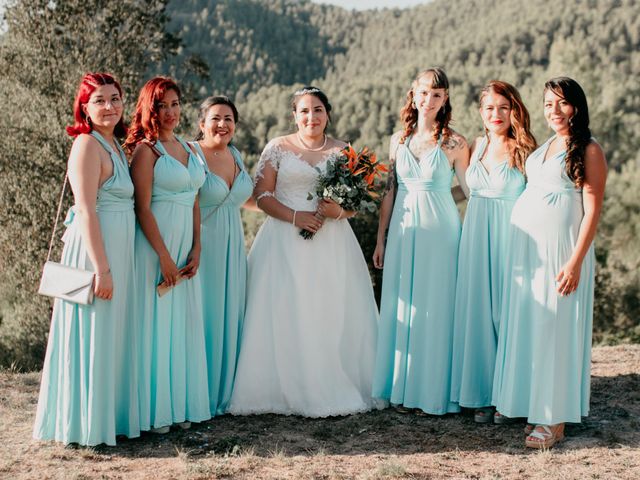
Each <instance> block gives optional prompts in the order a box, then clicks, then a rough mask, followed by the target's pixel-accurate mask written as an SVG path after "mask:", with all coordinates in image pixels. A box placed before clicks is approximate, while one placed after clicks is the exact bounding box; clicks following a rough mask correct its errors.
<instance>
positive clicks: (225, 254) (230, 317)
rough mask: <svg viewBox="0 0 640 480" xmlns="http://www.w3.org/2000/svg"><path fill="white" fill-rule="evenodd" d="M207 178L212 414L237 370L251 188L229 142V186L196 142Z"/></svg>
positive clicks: (205, 257)
mask: <svg viewBox="0 0 640 480" xmlns="http://www.w3.org/2000/svg"><path fill="white" fill-rule="evenodd" d="M192 145H193V146H194V147H195V148H196V149H197V150H198V153H199V154H200V156H201V157H202V161H203V165H204V168H205V171H206V173H207V179H206V180H205V182H204V184H203V185H202V187H201V188H200V214H201V220H202V228H201V232H200V235H201V243H202V255H201V262H200V280H201V282H202V305H203V312H204V329H205V345H206V348H207V366H208V368H207V372H208V376H209V404H210V411H211V415H212V416H215V415H220V414H223V413H225V412H226V410H227V405H228V404H229V399H230V398H231V390H232V388H233V380H234V378H235V373H236V363H237V360H238V349H239V342H240V332H241V330H242V322H243V320H244V309H245V292H246V288H247V254H246V251H245V246H244V231H243V228H242V219H241V218H240V208H241V207H242V205H244V203H245V202H246V201H247V200H248V199H249V197H250V196H251V193H252V191H253V182H252V181H251V177H250V176H249V173H248V172H247V171H246V170H245V168H244V164H243V162H242V157H241V156H240V152H239V151H238V150H237V149H236V148H235V147H233V146H229V149H230V150H231V153H232V155H233V158H234V160H235V161H236V163H237V165H238V168H239V169H240V173H238V175H237V176H236V178H235V180H234V181H233V184H232V185H231V189H229V186H228V185H227V182H226V181H225V180H223V179H222V178H220V177H219V176H218V175H216V174H215V173H213V172H211V171H210V170H209V167H208V166H207V162H206V160H205V156H204V153H203V151H202V149H201V148H200V145H199V144H198V143H197V142H194V143H193V144H192Z"/></svg>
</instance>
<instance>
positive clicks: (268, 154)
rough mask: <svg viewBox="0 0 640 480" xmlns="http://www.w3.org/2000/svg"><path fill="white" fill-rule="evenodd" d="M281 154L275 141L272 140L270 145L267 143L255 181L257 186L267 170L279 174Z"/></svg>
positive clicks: (259, 161)
mask: <svg viewBox="0 0 640 480" xmlns="http://www.w3.org/2000/svg"><path fill="white" fill-rule="evenodd" d="M281 153H282V150H281V149H280V147H279V146H278V145H277V144H276V142H275V141H274V140H271V141H270V142H269V143H267V146H266V147H264V150H263V151H262V154H261V155H260V160H258V166H257V168H256V174H255V180H254V182H255V183H256V184H257V183H258V180H260V179H261V178H264V175H265V169H268V170H272V171H274V172H276V173H277V172H278V168H280V154H281Z"/></svg>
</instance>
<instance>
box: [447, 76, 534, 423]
mask: <svg viewBox="0 0 640 480" xmlns="http://www.w3.org/2000/svg"><path fill="white" fill-rule="evenodd" d="M479 107H480V116H481V117H482V121H483V123H484V132H485V134H484V135H483V136H482V137H478V138H477V139H476V140H475V142H474V143H473V145H472V147H471V165H470V166H469V168H468V169H467V172H466V176H465V178H466V181H467V185H468V187H469V190H470V198H469V203H468V205H467V212H466V215H465V219H464V225H463V227H462V237H461V239H460V253H459V255H458V280H457V285H456V304H455V305H456V306H455V321H454V326H453V366H452V374H451V377H452V378H451V399H452V401H454V402H458V403H459V404H460V406H461V407H465V408H475V409H476V412H475V421H476V422H478V423H490V422H492V421H495V423H500V422H504V421H505V418H504V417H502V416H501V415H500V414H499V413H495V416H494V409H493V408H492V407H491V395H492V389H493V371H494V367H495V361H496V349H497V344H498V331H499V325H500V306H501V302H502V290H503V286H504V281H505V280H504V279H505V275H506V273H507V268H509V267H508V265H507V263H506V262H507V246H508V244H509V226H510V222H509V219H510V217H511V210H512V209H513V206H514V204H515V202H516V200H517V199H518V197H519V196H520V194H521V193H522V191H523V190H524V184H525V178H524V162H525V159H526V158H527V157H528V156H529V154H530V153H532V152H533V150H534V149H535V148H536V140H535V138H534V137H533V135H532V134H531V131H530V127H529V112H528V111H527V108H526V107H525V106H524V103H523V102H522V99H521V98H520V94H519V93H518V90H516V88H515V87H514V86H513V85H510V84H508V83H506V82H502V81H499V80H492V81H490V82H489V83H487V84H486V85H485V87H484V88H483V89H482V91H481V92H480V105H479Z"/></svg>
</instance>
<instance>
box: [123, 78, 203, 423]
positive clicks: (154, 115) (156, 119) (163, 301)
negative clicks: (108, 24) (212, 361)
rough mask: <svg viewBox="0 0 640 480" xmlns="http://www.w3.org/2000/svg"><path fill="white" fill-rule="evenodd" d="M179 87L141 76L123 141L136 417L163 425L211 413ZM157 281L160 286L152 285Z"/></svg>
mask: <svg viewBox="0 0 640 480" xmlns="http://www.w3.org/2000/svg"><path fill="white" fill-rule="evenodd" d="M179 121H180V89H179V88H178V85H177V84H176V83H175V82H174V81H173V80H171V79H170V78H166V77H155V78H152V79H151V80H149V81H148V82H147V83H146V84H145V85H144V87H142V90H141V91H140V95H139V97H138V103H137V104H136V110H135V112H134V114H133V120H132V122H131V128H130V129H129V135H128V137H127V141H126V142H125V147H126V148H127V149H128V150H129V151H133V159H132V162H131V167H132V170H131V174H132V177H133V183H134V185H135V200H136V215H137V217H138V223H139V227H140V228H139V230H138V234H137V235H136V270H137V272H136V275H137V283H138V284H137V300H138V307H137V311H138V315H137V321H138V324H139V326H140V338H139V342H138V344H139V348H138V350H139V352H138V353H139V364H140V424H141V429H142V430H149V429H151V431H153V432H154V433H166V432H168V431H169V428H170V426H171V425H172V424H176V425H178V426H179V427H181V428H188V427H189V426H190V425H191V423H190V422H200V421H203V420H207V419H209V418H211V414H210V412H209V394H208V388H207V359H206V354H205V345H204V325H203V318H202V290H201V286H200V279H199V278H198V276H197V271H198V266H199V263H200V207H199V205H198V199H197V195H198V190H199V188H200V187H201V186H202V184H203V183H204V181H205V172H204V168H203V166H202V163H201V161H200V159H199V158H198V157H197V156H196V154H195V153H194V152H193V151H192V150H191V148H190V147H189V146H188V145H187V144H186V143H185V142H184V141H183V140H182V139H181V138H179V137H178V136H176V134H175V133H174V130H175V128H176V127H177V125H178V122H179ZM158 286H160V291H159V290H158ZM162 291H164V292H166V293H164V294H163V295H162V296H161V295H160V293H161V292H162Z"/></svg>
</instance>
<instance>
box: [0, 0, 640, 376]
mask: <svg viewBox="0 0 640 480" xmlns="http://www.w3.org/2000/svg"><path fill="white" fill-rule="evenodd" d="M167 3H168V5H167ZM638 11H640V2H639V1H638V0H576V1H574V2H556V1H553V0H501V1H499V2H495V1H494V0H434V1H432V2H430V3H427V4H424V5H420V6H417V7H414V8H411V9H402V10H401V9H383V10H376V11H365V12H356V11H346V10H344V9H342V8H339V7H335V6H330V5H318V4H314V3H311V2H309V1H308V0H302V1H294V0H181V1H177V0H175V1H171V2H168V0H165V1H160V0H123V1H121V2H106V1H104V0H102V1H100V0H88V1H80V0H62V1H59V2H49V1H45V0H40V1H38V0H13V3H11V4H10V5H9V7H8V9H7V11H6V27H7V31H6V33H5V34H3V35H2V36H1V37H0V69H1V70H2V72H3V76H2V77H0V92H1V93H2V94H3V98H4V99H5V102H7V105H6V108H5V110H4V111H5V113H6V114H5V115H3V116H2V117H0V126H1V128H2V131H3V133H4V135H3V136H2V137H0V151H2V155H3V156H2V160H1V162H0V196H1V198H0V200H1V201H2V205H3V209H0V270H1V271H2V272H3V274H4V275H2V276H0V364H2V363H5V364H6V363H7V362H9V361H11V360H12V359H18V358H19V359H21V360H20V361H21V364H22V365H24V366H35V365H37V363H38V360H39V359H40V358H41V356H42V352H43V348H44V338H45V335H46V329H47V324H48V318H49V305H50V303H49V302H48V301H46V300H42V299H38V298H36V297H35V295H34V291H35V288H36V284H37V280H38V277H39V272H40V268H41V265H42V261H43V260H44V257H45V255H46V246H47V242H48V234H49V228H50V226H51V222H52V219H53V213H54V209H55V204H56V197H57V194H58V192H59V187H60V183H61V180H62V178H63V170H64V163H65V159H66V156H67V154H68V149H69V145H70V140H69V139H68V138H67V137H66V136H65V135H64V131H63V127H64V125H66V124H67V123H68V122H69V121H70V120H71V104H72V100H73V94H74V91H75V88H76V84H77V81H78V79H79V78H80V76H81V74H82V73H84V72H85V71H87V70H107V71H111V72H113V73H115V74H116V75H117V76H119V77H120V79H121V80H122V81H123V85H124V86H125V88H126V89H127V92H128V93H129V95H128V97H129V98H130V99H132V98H135V95H134V92H135V89H136V88H138V87H139V86H140V85H141V80H142V76H143V75H146V76H150V75H151V74H158V73H169V74H171V75H173V76H174V77H176V78H177V79H178V80H179V81H180V82H181V84H182V85H183V90H184V89H185V88H184V87H185V85H186V90H187V92H188V95H187V103H189V99H190V98H191V97H196V96H197V98H198V99H200V98H204V97H205V96H207V95H210V94H213V93H223V94H226V95H229V96H230V97H232V98H234V99H235V100H236V103H237V105H238V107H239V110H240V124H239V125H238V130H237V134H236V139H235V142H236V144H237V146H238V147H239V148H240V149H241V151H242V152H243V153H244V155H245V161H246V163H247V164H248V165H249V167H252V166H254V165H255V163H256V161H257V159H258V157H259V154H260V152H261V150H262V148H263V147H264V145H265V144H266V143H267V141H268V140H269V139H271V138H273V137H274V136H277V135H282V134H285V133H288V132H291V131H292V130H293V128H294V124H293V121H292V116H291V105H290V101H291V94H292V92H293V91H295V90H296V89H297V88H299V87H300V86H302V85H304V84H315V85H317V86H319V87H321V88H322V89H323V90H324V91H325V92H326V93H327V94H328V95H329V98H330V100H331V102H332V104H333V107H334V111H333V113H332V123H331V126H330V133H331V134H332V135H334V136H336V137H338V138H341V139H344V140H348V141H350V142H352V143H354V144H355V146H356V147H361V146H364V145H367V146H369V147H370V148H373V149H374V150H375V151H376V152H377V153H378V154H379V155H380V156H381V157H382V158H383V159H384V158H386V156H387V149H388V142H389V138H390V136H391V134H392V133H393V132H394V131H395V130H397V129H398V128H399V127H400V124H399V118H398V112H399V109H400V108H401V106H402V104H403V103H404V101H405V96H406V93H407V90H408V89H409V87H410V84H411V81H412V79H413V77H414V76H415V75H416V73H417V72H419V71H420V70H423V69H425V68H427V67H429V66H442V67H444V68H445V70H446V71H447V73H448V75H449V78H450V81H451V89H450V96H451V101H452V104H453V121H454V123H453V128H454V129H456V130H457V131H458V132H460V133H461V134H463V135H464V136H466V137H467V138H468V139H469V140H472V139H473V138H474V137H475V136H477V135H479V134H480V133H481V131H482V125H481V121H480V117H479V115H478V105H477V95H478V92H479V90H480V89H481V87H482V86H483V85H484V84H485V83H486V82H487V81H488V80H490V79H494V78H498V79H502V80H506V81H508V82H511V83H513V84H514V85H516V86H517V87H518V88H519V90H520V92H521V94H522V96H523V99H524V101H525V103H526V104H527V105H528V107H529V110H530V112H531V117H532V123H533V129H534V133H535V134H536V137H537V139H538V140H539V141H540V142H542V141H544V140H545V138H546V137H547V136H549V134H550V132H549V130H548V129H547V128H546V125H545V122H544V119H543V116H542V88H543V85H544V81H545V80H547V79H548V78H550V77H552V76H556V75H561V74H562V75H568V76H571V77H573V78H575V79H576V80H578V81H579V82H580V83H581V85H582V86H583V87H584V89H585V91H586V93H587V96H588V98H589V105H590V114H591V119H592V131H593V134H594V136H595V137H596V138H597V139H598V141H599V142H600V143H601V144H602V145H603V147H604V149H605V152H606V154H607V158H608V160H609V164H610V167H611V177H610V179H609V182H608V186H607V196H606V201H605V207H604V209H603V219H602V224H601V227H600V231H599V234H598V237H597V239H596V247H597V258H598V270H597V278H596V289H597V292H596V315H595V329H596V338H597V339H598V340H605V341H612V340H619V339H622V338H628V337H633V338H635V339H638V338H639V336H640V335H639V332H638V331H637V327H636V325H637V323H638V315H639V314H640V312H639V311H638V309H639V307H638V305H639V303H640V293H639V291H640V287H639V284H638V273H637V272H638V262H639V256H640V252H639V248H638V242H637V240H636V239H637V235H636V234H637V229H638V224H639V217H638V211H639V209H640V197H639V196H638V194H637V188H634V187H635V185H637V184H638V180H640V178H639V176H638V168H639V167H640V157H638V155H637V152H638V151H640V118H639V117H640V82H638V81H637V79H638V78H639V77H640V53H639V52H640V16H639V15H637V13H636V12H638ZM167 32H169V33H167ZM177 37H179V38H181V39H182V44H180V45H178V42H177V40H176V38H177ZM174 53H175V55H174ZM194 99H195V98H194ZM194 119H195V105H193V104H192V105H189V104H186V105H185V108H184V109H183V120H182V121H183V126H184V128H185V129H186V128H188V125H189V124H190V123H191V124H193V121H194ZM461 210H464V206H462V208H461ZM262 218H263V216H262V215H261V214H255V213H252V212H248V213H246V212H245V213H243V220H244V223H245V229H246V234H247V240H248V242H249V243H250V242H251V241H252V239H253V237H254V235H255V232H256V231H257V228H258V227H259V225H260V223H261V221H262ZM352 225H353V227H354V230H355V232H356V235H357V236H358V238H359V240H360V242H361V245H362V247H363V251H364V252H365V256H366V258H368V259H369V258H370V257H371V254H372V251H373V247H374V242H375V232H376V228H377V218H376V216H375V215H363V216H360V217H359V218H357V219H356V220H354V221H353V222H352ZM58 246H59V245H58ZM372 273H373V274H374V283H377V284H378V287H379V279H380V277H379V272H373V271H372ZM634 329H635V330H634ZM634 335H635V337H634Z"/></svg>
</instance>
